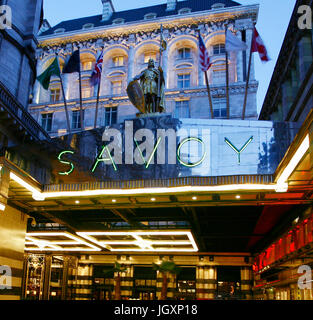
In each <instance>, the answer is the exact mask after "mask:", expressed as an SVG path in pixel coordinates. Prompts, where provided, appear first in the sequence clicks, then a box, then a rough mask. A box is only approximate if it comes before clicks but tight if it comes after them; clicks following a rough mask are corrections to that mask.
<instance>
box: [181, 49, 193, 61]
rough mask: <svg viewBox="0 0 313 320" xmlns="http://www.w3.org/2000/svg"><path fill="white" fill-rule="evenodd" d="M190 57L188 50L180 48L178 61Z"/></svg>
mask: <svg viewBox="0 0 313 320" xmlns="http://www.w3.org/2000/svg"><path fill="white" fill-rule="evenodd" d="M190 57H191V52H190V48H182V49H179V50H178V59H189V58H190Z"/></svg>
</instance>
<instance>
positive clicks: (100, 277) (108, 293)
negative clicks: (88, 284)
mask: <svg viewBox="0 0 313 320" xmlns="http://www.w3.org/2000/svg"><path fill="white" fill-rule="evenodd" d="M112 269H113V265H94V267H93V300H112V299H113V294H114V278H113V277H112V276H111V275H110V276H109V275H108V271H110V270H112Z"/></svg>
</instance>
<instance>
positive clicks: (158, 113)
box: [136, 112, 169, 118]
mask: <svg viewBox="0 0 313 320" xmlns="http://www.w3.org/2000/svg"><path fill="white" fill-rule="evenodd" d="M165 115H169V113H160V112H154V113H137V114H136V117H137V118H151V117H162V116H165Z"/></svg>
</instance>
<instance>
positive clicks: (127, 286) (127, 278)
mask: <svg viewBox="0 0 313 320" xmlns="http://www.w3.org/2000/svg"><path fill="white" fill-rule="evenodd" d="M133 275H134V271H133V266H127V271H126V272H125V273H124V274H122V276H121V297H131V296H132V286H133Z"/></svg>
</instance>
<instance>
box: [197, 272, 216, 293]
mask: <svg viewBox="0 0 313 320" xmlns="http://www.w3.org/2000/svg"><path fill="white" fill-rule="evenodd" d="M196 287H197V290H196V292H197V299H214V298H215V294H216V268H215V267H212V266H205V267H202V266H201V267H197V282H196Z"/></svg>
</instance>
